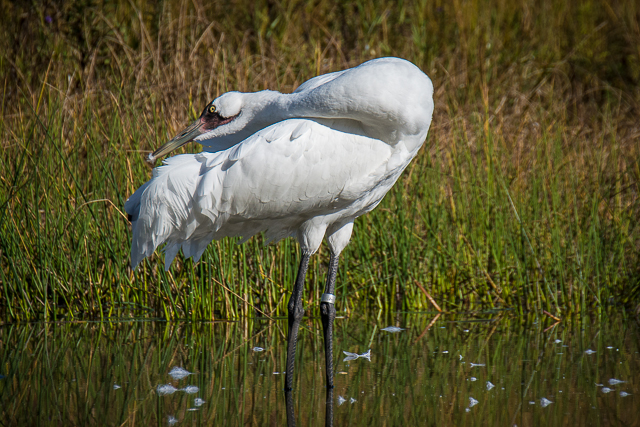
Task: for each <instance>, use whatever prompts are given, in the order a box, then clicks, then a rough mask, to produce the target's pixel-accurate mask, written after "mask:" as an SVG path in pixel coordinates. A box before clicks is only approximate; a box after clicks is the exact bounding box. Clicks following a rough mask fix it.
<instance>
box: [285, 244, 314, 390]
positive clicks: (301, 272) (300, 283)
mask: <svg viewBox="0 0 640 427" xmlns="http://www.w3.org/2000/svg"><path fill="white" fill-rule="evenodd" d="M310 256H311V255H310V254H308V253H304V252H303V253H302V259H301V260H300V267H298V276H297V277H296V283H295V285H293V293H292V294H291V298H289V304H288V306H287V307H288V309H289V340H288V342H287V373H286V375H285V379H284V390H285V391H291V389H292V388H293V368H294V364H295V358H296V343H297V341H298V328H299V327H300V321H301V320H302V316H303V315H304V309H303V308H302V290H303V289H304V278H305V276H306V274H307V268H308V267H309V258H310Z"/></svg>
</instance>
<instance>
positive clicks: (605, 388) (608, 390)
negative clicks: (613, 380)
mask: <svg viewBox="0 0 640 427" xmlns="http://www.w3.org/2000/svg"><path fill="white" fill-rule="evenodd" d="M612 391H613V390H612V389H610V388H609V387H602V392H603V393H611V392H612Z"/></svg>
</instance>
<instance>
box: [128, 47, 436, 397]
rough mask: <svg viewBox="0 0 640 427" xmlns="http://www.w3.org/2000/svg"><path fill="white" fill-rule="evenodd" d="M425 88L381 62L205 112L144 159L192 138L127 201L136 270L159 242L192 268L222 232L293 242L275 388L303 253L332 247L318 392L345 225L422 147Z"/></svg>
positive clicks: (288, 380)
mask: <svg viewBox="0 0 640 427" xmlns="http://www.w3.org/2000/svg"><path fill="white" fill-rule="evenodd" d="M433 108H434V105H433V85H432V83H431V80H430V79H429V78H428V77H427V76H426V74H424V73H423V72H422V71H421V70H420V69H419V68H418V67H416V66H415V65H413V64H412V63H411V62H409V61H406V60H403V59H399V58H379V59H374V60H371V61H368V62H365V63H363V64H361V65H359V66H357V67H354V68H350V69H347V70H344V71H338V72H334V73H329V74H325V75H322V76H318V77H315V78H312V79H311V80H308V81H307V82H305V83H303V84H302V85H300V87H298V89H297V90H296V91H294V92H293V93H291V94H282V93H280V92H275V91H270V90H264V91H260V92H255V93H240V92H228V93H225V94H223V95H221V96H219V97H218V98H216V99H214V100H213V101H212V102H211V103H210V104H208V105H207V106H206V107H205V109H204V111H203V112H202V114H201V116H200V117H199V118H198V119H197V120H196V121H195V122H194V123H193V124H192V125H191V126H189V127H188V128H186V129H185V130H184V131H183V132H182V133H180V134H179V135H178V136H176V137H175V138H173V139H172V140H171V141H169V142H167V143H166V144H165V145H163V146H162V147H160V148H159V149H158V150H156V151H155V152H154V153H153V154H151V155H150V156H149V160H150V161H154V160H155V159H157V158H159V157H161V156H164V155H165V154H168V153H169V152H171V151H172V150H174V149H176V148H178V147H180V146H182V145H184V144H186V143H187V142H190V141H193V140H195V141H197V142H199V143H200V144H202V145H203V146H204V151H202V152H201V153H198V154H183V155H177V156H174V157H171V158H168V159H166V160H164V162H163V165H162V166H160V167H158V168H156V169H154V170H153V177H152V178H151V179H150V180H149V181H148V182H146V183H145V184H144V185H142V186H141V187H140V188H139V189H138V190H137V191H136V192H135V193H134V194H133V195H132V196H131V197H130V198H129V200H127V202H126V204H125V209H126V211H127V213H128V214H129V215H130V218H131V222H132V229H133V240H132V245H131V264H132V266H133V267H134V268H135V267H136V266H137V265H138V264H139V263H140V262H141V261H142V260H143V259H144V258H145V257H148V256H150V255H151V254H152V253H153V252H154V250H155V249H156V248H157V247H158V246H159V245H162V244H166V246H165V248H164V251H165V268H166V269H169V267H170V265H171V262H172V261H173V259H174V257H175V256H176V254H177V253H178V251H179V250H180V249H182V253H183V255H184V256H185V257H193V259H194V261H198V260H199V259H200V257H201V255H202V253H203V252H204V250H205V248H206V247H207V245H208V244H209V243H210V242H211V241H212V240H214V239H220V238H222V237H226V236H242V237H243V241H246V240H247V239H248V238H250V237H251V236H253V235H255V234H257V233H260V232H264V233H265V235H266V238H267V240H268V241H278V240H280V239H282V238H284V237H288V236H291V237H295V238H296V239H297V240H298V242H299V243H300V247H301V251H302V257H301V258H302V259H301V261H300V266H299V268H298V275H297V277H296V281H295V285H294V288H293V293H292V295H291V298H290V299H289V303H288V310H289V337H288V346H287V372H286V377H285V390H287V391H289V390H291V388H292V385H293V368H294V359H295V349H296V341H297V335H298V327H299V324H300V321H301V319H302V316H303V313H304V311H303V307H302V291H303V285H304V279H305V274H306V271H307V267H308V265H309V257H310V256H311V255H312V254H314V253H315V252H316V251H317V250H318V247H319V246H320V243H321V242H322V240H323V238H324V237H326V240H327V243H328V245H329V248H330V250H331V257H330V262H329V271H328V275H327V283H326V287H325V291H324V294H323V296H322V299H321V303H320V307H321V318H322V324H323V330H324V339H325V357H326V379H327V386H328V387H329V388H331V387H333V356H332V350H333V348H332V336H333V333H332V330H333V320H334V319H335V315H336V310H335V306H334V301H335V296H334V285H335V279H336V274H337V271H338V258H339V256H340V253H341V252H342V250H343V249H344V247H345V246H346V245H347V243H348V242H349V239H350V237H351V232H352V230H353V221H354V220H355V219H356V218H357V217H359V216H360V215H363V214H365V213H367V212H369V211H371V210H372V209H373V208H375V207H376V206H377V205H378V203H380V201H381V200H382V198H383V197H384V195H385V194H386V193H387V191H389V189H390V188H391V186H392V185H393V184H394V183H395V182H396V180H397V179H398V177H399V176H400V174H401V173H402V171H403V170H404V169H405V167H406V166H407V165H408V164H409V162H410V161H411V159H413V157H414V156H415V155H416V153H417V152H418V150H419V149H420V147H421V146H422V144H423V142H424V141H425V138H426V136H427V132H428V130H429V125H430V124H431V116H432V114H433Z"/></svg>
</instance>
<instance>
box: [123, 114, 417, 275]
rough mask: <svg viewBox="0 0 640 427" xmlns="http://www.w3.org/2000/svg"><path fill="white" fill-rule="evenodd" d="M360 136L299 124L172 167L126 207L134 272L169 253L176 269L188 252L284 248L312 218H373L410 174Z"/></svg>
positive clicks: (170, 162) (332, 123)
mask: <svg viewBox="0 0 640 427" xmlns="http://www.w3.org/2000/svg"><path fill="white" fill-rule="evenodd" d="M332 128H338V129H342V130H336V129H332ZM347 131H351V132H347ZM358 132H359V130H358V129H357V125H354V124H353V123H350V122H349V121H338V120H325V121H319V120H318V121H314V120H305V119H291V120H286V121H283V122H280V123H277V124H275V125H272V126H270V127H268V128H266V129H264V130H262V131H260V132H258V133H256V134H255V135H253V136H251V137H250V138H248V139H246V140H245V141H243V142H242V143H240V144H238V145H236V146H233V147H231V148H230V149H228V150H225V151H222V152H218V153H207V152H203V153H200V154H196V155H189V154H186V155H181V156H175V157H172V158H170V159H167V161H165V164H164V166H161V167H159V168H157V169H155V170H154V174H153V178H152V179H151V180H150V181H149V182H147V183H146V184H145V185H143V186H142V187H140V189H138V191H136V193H135V194H134V195H133V196H131V198H130V199H129V200H128V201H127V203H126V205H125V209H126V211H127V212H128V213H129V214H130V215H131V216H132V223H133V243H132V248H131V259H132V265H133V266H134V267H135V266H136V265H137V264H138V263H139V262H140V261H141V260H142V259H143V258H144V257H145V256H149V255H151V254H152V253H153V251H154V250H155V248H156V247H158V245H161V244H163V243H167V246H166V249H165V250H166V255H165V267H166V268H168V267H169V265H170V264H171V261H172V260H173V258H174V257H175V255H176V254H177V252H178V251H179V249H180V248H182V250H183V253H184V255H185V256H186V257H189V256H193V257H194V258H196V260H197V259H199V257H200V256H201V255H202V253H203V252H204V249H205V248H206V246H207V245H208V244H209V243H210V242H211V240H213V239H219V238H221V237H224V236H243V237H245V239H246V238H249V237H251V236H253V235H254V234H256V233H259V232H261V231H265V232H266V233H267V238H269V239H275V240H277V239H281V238H283V237H286V236H289V235H292V234H295V232H296V230H297V228H298V227H300V225H301V224H302V223H303V222H304V221H306V220H308V219H310V218H312V217H317V216H330V215H334V216H335V220H337V219H339V218H340V219H343V218H347V217H351V218H355V217H357V216H359V215H361V214H362V213H364V212H367V211H369V210H371V209H373V207H374V206H375V205H376V204H377V203H378V202H379V201H380V200H381V199H382V197H383V196H384V194H385V193H386V191H387V190H388V188H389V187H390V186H391V185H392V184H393V182H395V180H396V179H397V176H398V175H399V173H400V172H401V170H402V169H403V167H401V168H400V170H398V168H397V162H394V161H393V158H394V157H397V156H396V154H397V153H395V152H394V149H393V148H392V147H391V146H389V145H387V144H385V143H384V142H382V141H380V140H377V139H372V138H368V137H366V136H363V135H359V134H358ZM403 154H404V153H403ZM402 157H406V156H404V155H403V156H402ZM345 160H346V161H345ZM390 160H391V161H390ZM409 160H410V158H407V159H406V162H407V163H408V161H409ZM389 165H392V166H393V168H390V167H389Z"/></svg>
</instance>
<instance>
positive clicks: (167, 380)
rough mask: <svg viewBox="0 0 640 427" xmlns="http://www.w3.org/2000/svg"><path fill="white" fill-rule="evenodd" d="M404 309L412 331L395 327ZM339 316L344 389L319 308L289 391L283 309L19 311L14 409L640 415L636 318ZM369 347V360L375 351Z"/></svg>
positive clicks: (6, 344)
mask: <svg viewBox="0 0 640 427" xmlns="http://www.w3.org/2000/svg"><path fill="white" fill-rule="evenodd" d="M390 324H393V325H398V326H396V327H402V328H404V329H405V330H403V331H402V332H401V333H389V332H386V331H385V332H381V329H380V327H385V326H388V325H390ZM335 328H336V329H335V332H334V333H335V335H334V339H335V344H334V346H335V359H336V360H335V361H334V362H335V381H334V383H335V389H334V390H327V389H326V387H325V384H324V362H325V361H324V344H323V341H322V329H321V324H320V322H318V321H317V319H305V320H304V321H303V323H302V329H301V335H300V340H299V343H298V357H299V362H298V368H297V371H296V375H295V387H294V391H293V392H292V393H286V394H285V393H284V392H283V387H284V370H285V361H286V321H284V320H283V321H275V322H262V321H252V320H243V321H240V322H220V323H165V322H121V323H67V324H55V325H54V324H26V325H5V326H3V327H1V328H0V348H1V349H2V351H1V352H0V362H1V364H0V407H2V408H3V412H2V424H6V425H33V424H41V425H87V424H91V425H122V424H127V425H150V424H156V425H173V424H176V425H212V424H218V425H219V424H224V425H285V424H287V423H288V425H295V424H296V423H297V424H298V425H325V424H326V425H332V423H334V424H335V425H340V426H342V425H350V426H360V425H367V426H378V425H380V426H382V425H406V424H410V425H424V424H425V423H428V424H434V425H436V424H438V425H440V424H442V425H487V424H489V425H493V424H495V425H514V424H517V425H519V426H527V425H542V424H544V425H561V424H566V423H569V424H574V425H599V424H634V423H637V419H638V418H639V417H640V398H639V396H640V385H639V383H640V354H639V353H638V352H639V351H640V344H639V343H640V340H639V338H640V333H639V330H638V326H637V324H636V323H634V322H632V321H630V322H624V321H621V320H619V319H616V320H612V321H597V320H592V319H588V318H583V319H580V320H575V321H573V322H572V321H564V322H561V323H560V324H555V326H553V325H551V324H545V323H544V321H543V320H540V321H536V320H535V319H530V320H528V319H521V318H515V317H510V316H508V315H506V314H502V315H500V314H495V313H494V314H489V315H485V316H474V317H473V318H469V317H468V316H461V315H460V316H455V317H454V316H449V315H442V316H440V317H438V318H436V319H435V320H434V315H432V314H398V315H396V316H394V318H387V319H385V318H382V319H378V318H369V319H367V318H362V317H358V318H355V317H354V318H352V319H348V318H345V319H338V320H336V324H335ZM257 348H259V349H260V350H261V351H259V350H256V349H257ZM367 349H371V352H370V353H369V354H370V355H371V354H373V357H371V362H368V361H366V360H364V361H363V360H362V356H363V353H362V352H365V353H364V354H366V350H367ZM587 350H591V352H592V353H591V354H588V353H587ZM342 352H350V353H353V354H355V355H358V356H360V358H359V359H351V360H343V359H344V355H343V354H342ZM287 415H289V418H288V420H287Z"/></svg>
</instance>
